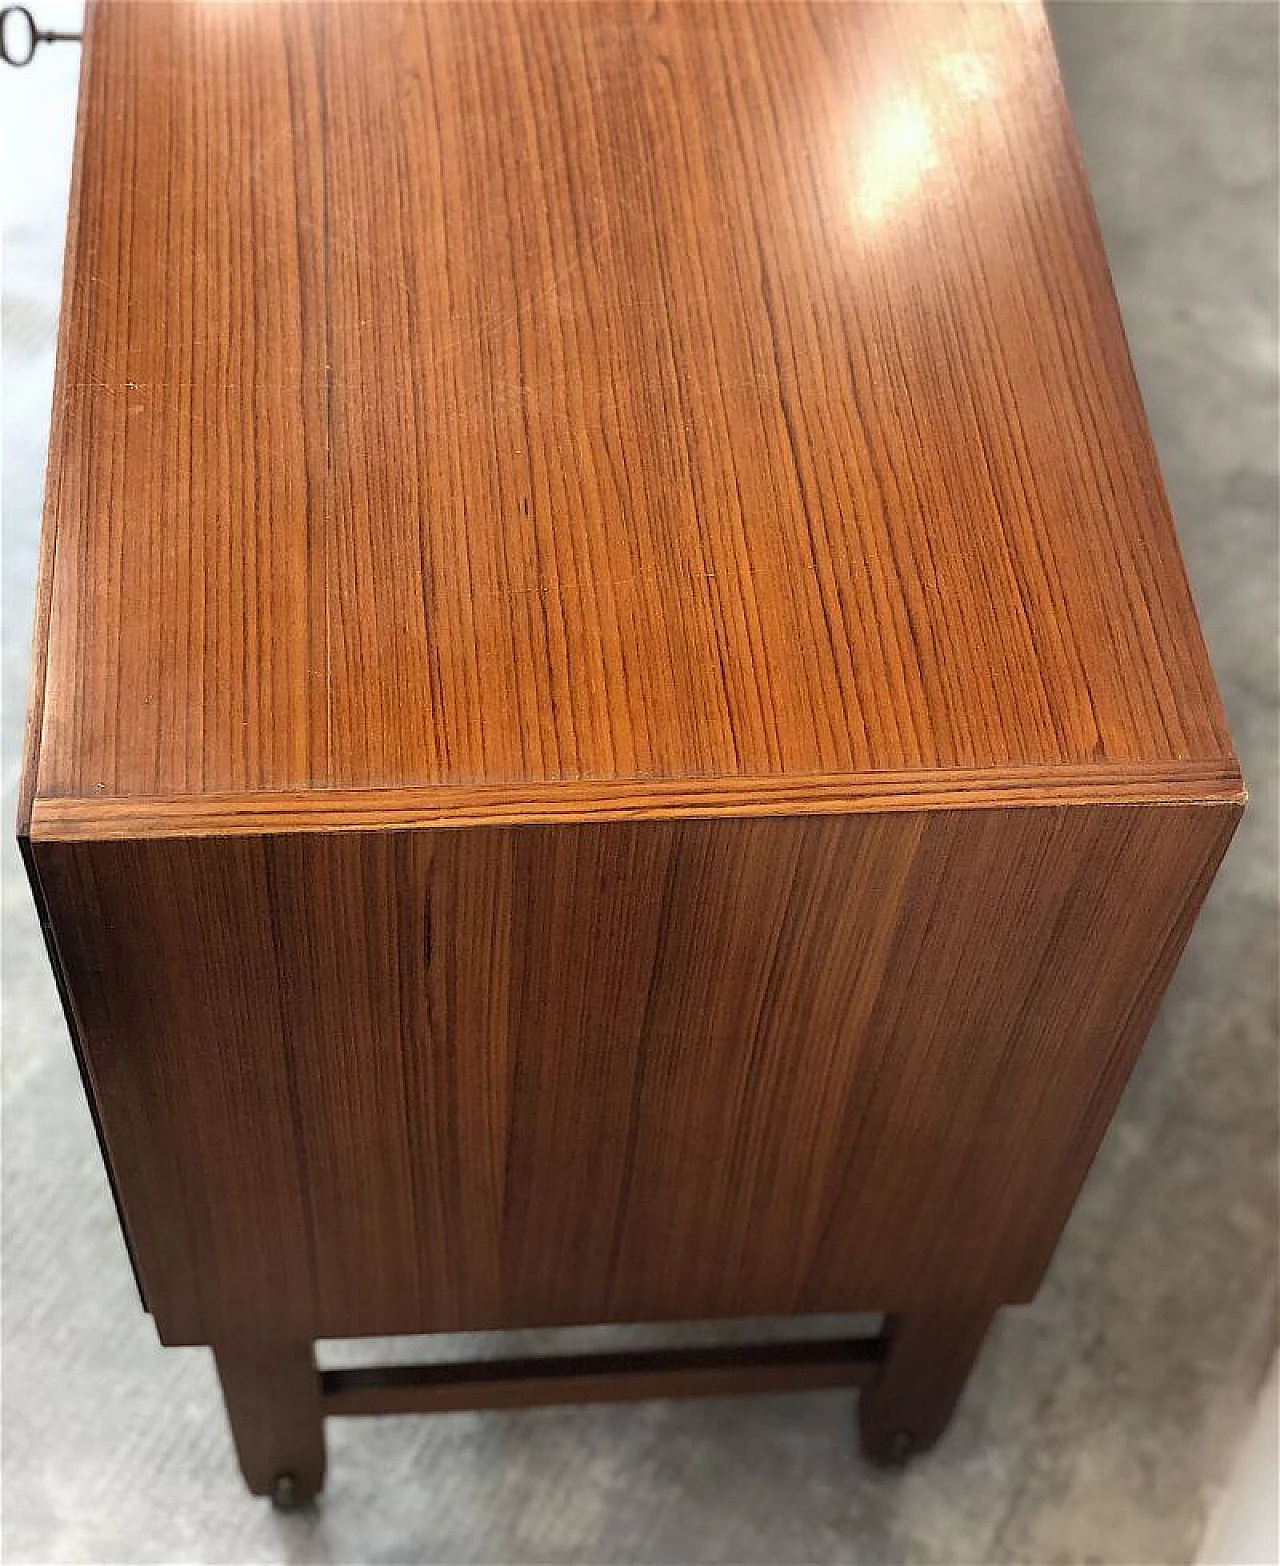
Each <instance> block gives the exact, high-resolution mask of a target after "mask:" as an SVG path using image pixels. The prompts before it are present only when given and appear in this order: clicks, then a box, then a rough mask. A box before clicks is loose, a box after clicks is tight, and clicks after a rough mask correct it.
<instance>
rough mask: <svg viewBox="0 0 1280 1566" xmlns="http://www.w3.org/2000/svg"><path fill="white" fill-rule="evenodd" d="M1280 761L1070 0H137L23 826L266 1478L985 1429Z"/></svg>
mask: <svg viewBox="0 0 1280 1566" xmlns="http://www.w3.org/2000/svg"><path fill="white" fill-rule="evenodd" d="M1243 800H1244V794H1243V790H1242V785H1241V779H1240V775H1239V771H1238V768H1237V764H1236V761H1235V758H1234V755H1233V753H1232V748H1231V743H1230V738H1229V736H1228V733H1227V728H1226V723H1225V720H1224V717H1223V713H1222V708H1221V705H1220V702H1219V699H1218V696H1217V693H1216V691H1215V687H1214V681H1213V676H1212V673H1211V670H1210V668H1209V664H1208V661H1207V658H1206V655H1205V650H1204V647H1203V644H1202V640H1201V636H1200V631H1199V628H1198V626H1197V622H1196V616H1195V611H1194V608H1193V605H1192V601H1191V597H1190V593H1189V590H1188V586H1187V581H1186V576H1185V572H1184V569H1183V565H1182V561H1181V559H1180V557H1179V553H1178V547H1177V542H1176V539H1175V536H1174V531H1173V526H1172V523H1171V520H1170V517H1169V512H1168V507H1167V504H1166V501H1165V497H1164V493H1163V489H1162V485H1161V481H1160V477H1159V473H1158V471H1157V467H1156V462H1155V457H1154V454H1153V451H1152V446H1151V441H1150V437H1149V435H1148V432H1147V427H1146V423H1145V419H1144V416H1143V412H1142V407H1141V403H1140V400H1139V396H1138V391H1137V387H1136V385H1135V381H1134V376H1133V372H1132V369H1131V367H1130V363H1129V357H1128V352H1127V349H1126V345H1125V340H1124V335H1123V331H1122V328H1121V324H1120V319H1119V315H1118V312H1117V307H1116V302H1115V298H1114V296H1113V293H1112V288H1111V284H1110V281H1109V277H1108V272H1107V264H1106V259H1105V256H1104V254H1103V250H1102V246H1101V243H1100V240H1099V235H1098V230H1097V224H1096V221H1095V217H1094V212H1093V207H1092V203H1091V200H1090V196H1089V192H1088V187H1087V183H1086V180H1085V176H1084V172H1083V168H1082V165H1081V160H1080V154H1079V150H1078V148H1077V145H1076V140H1075V136H1074V133H1073V131H1072V127H1071V123H1070V119H1069V116H1068V113H1067V109H1066V106H1065V103H1064V101H1063V96H1062V89H1061V84H1060V81H1059V77H1058V72H1057V67H1056V64H1055V60H1054V55H1053V49H1052V44H1051V41H1050V38H1049V33H1048V29H1047V26H1046V23H1045V20H1044V17H1043V15H1042V14H1041V12H1040V11H1039V9H1037V8H1034V7H1025V8H1024V7H1013V6H990V5H977V6H975V7H973V8H972V9H968V10H966V9H964V8H961V7H958V6H952V7H935V6H930V7H920V6H916V5H911V4H905V5H902V6H893V5H860V4H856V3H818V4H807V3H801V0H794V3H753V0H736V3H730V0H726V3H712V0H687V3H648V0H645V3H641V0H618V3H600V4H597V3H579V4H571V3H556V0H525V3H521V0H513V3H497V0H495V3H490V4H470V3H457V4H454V3H446V0H438V3H437V0H423V3H418V4H389V3H363V4H326V3H321V0H294V3H266V0H247V3H243V4H237V5H210V4H204V3H198V0H197V3H184V0H175V3H170V4H166V5H163V6H158V5H154V4H148V3H145V0H142V3H133V0H98V3H91V4H90V7H89V14H88V17H87V28H86V39H85V57H84V69H83V77H82V87H81V100H80V111H79V128H78V134H77V142H76V153H75V169H74V184H73V192H72V199H71V213H70V228H69V236H68V248H67V265H66V278H65V293H64V302H63V312H62V325H61V336H60V343H59V361H58V377H57V390H56V396H55V414H54V426H53V432H52V438H51V446H50V461H49V482H48V501H47V512H46V517H45V526H44V545H43V565H42V571H41V579H40V589H39V604H38V619H37V634H36V660H35V678H34V694H33V700H32V708H31V723H30V736H29V749H28V757H27V764H26V771H25V786H24V791H23V798H22V805H21V820H20V834H21V837H22V841H23V845H24V850H25V853H26V856H27V863H28V867H29V870H30V874H31V879H32V885H33V888H34V891H35V895H36V898H37V900H38V903H39V906H40V910H41V916H42V919H43V921H44V923H45V927H46V930H47V932H48V937H49V947H50V953H51V956H52V959H53V962H54V965H55V968H56V969H57V972H58V975H59V979H60V983H61V985H62V989H63V994H64V1000H65V1005H66V1011H67V1018H68V1023H69V1026H70V1030H71V1033H72V1037H73V1040H74V1042H75V1047H76V1050H77V1053H78V1056H79V1059H80V1062H81V1065H82V1068H83V1074H84V1079H85V1088H86V1092H87V1094H88V1096H89V1100H90V1103H91V1105H92V1107H93V1110H94V1114H95V1118H96V1122H97V1125H98V1128H99V1132H100V1137H101V1142H102V1149H103V1156H104V1159H105V1161H106V1164H107V1167H108V1170H109V1172H110V1176H111V1179H112V1184H113V1187H114V1190H115V1193H116V1197H117V1200H118V1204H119V1207H120V1212H121V1219H122V1222H123V1225H124V1229H125V1233H126V1235H127V1238H128V1242H129V1247H130V1251H131V1254H132V1257H133V1262H134V1266H135V1270H136V1273H137V1277H138V1283H139V1287H140V1289H141V1292H142V1295H143V1297H144V1300H145V1303H146V1306H147V1308H148V1309H149V1310H150V1312H151V1314H152V1316H153V1317H154V1319H155V1323H156V1327H157V1330H158V1332H159V1335H160V1338H161V1340H162V1341H163V1342H164V1343H169V1344H197V1343H203V1344H209V1345H211V1346H212V1347H213V1349H214V1352H215V1354H216V1357H217V1363H218V1368H219V1372H220V1375H221V1379H222V1384H223V1388H224V1391H225V1394H226V1401H227V1405H228V1410H229V1413H230V1416H231V1422H232V1427H233V1433H234V1435H235V1438H236V1443H237V1447H238V1450H239V1453H240V1458H241V1463H242V1466H243V1468H244V1471H245V1475H246V1477H247V1479H248V1481H249V1484H250V1487H251V1488H252V1489H253V1490H255V1491H260V1492H269V1493H273V1494H275V1496H276V1498H277V1499H278V1500H280V1501H282V1502H285V1501H290V1500H299V1499H305V1498H306V1497H308V1496H310V1495H311V1494H313V1493H314V1492H315V1491H316V1490H317V1489H318V1488H319V1486H320V1484H321V1482H322V1477H323V1469H324V1447H323V1438H322V1429H323V1424H322V1421H323V1417H324V1416H325V1415H326V1414H366V1413H377V1412H382V1411H387V1410H397V1409H398V1410H404V1409H448V1408H456V1407H476V1406H480V1407H506V1406H518V1405H521V1404H524V1403H529V1402H536V1401H547V1400H554V1399H560V1400H565V1401H577V1400H585V1399H590V1398H597V1397H629V1396H640V1395H656V1396H666V1395H679V1394H707V1393H714V1392H721V1391H728V1390H736V1389H754V1390H770V1389H773V1388H779V1387H784V1386H788V1387H795V1386H829V1385H843V1384H848V1385H857V1386H861V1387H862V1388H863V1391H862V1394H861V1425H862V1434H863V1444H864V1447H865V1449H866V1450H867V1452H868V1453H869V1454H870V1455H871V1456H873V1457H878V1458H882V1459H894V1458H901V1457H903V1456H905V1455H906V1454H907V1453H908V1452H910V1451H914V1450H918V1449H921V1448H923V1447H925V1446H927V1445H929V1444H930V1442H932V1441H933V1440H934V1439H935V1438H936V1437H937V1436H938V1435H939V1434H940V1432H941V1431H942V1429H943V1427H944V1426H945V1424H946V1421H947V1418H948V1416H949V1414H950V1411H951V1409H952V1407H953V1405H954V1403H955V1401H956V1399H957V1397H958V1395H959V1393H960V1390H961V1388H962V1386H963V1383H964V1379H965V1376H966V1374H967V1372H968V1369H969V1367H970V1365H971V1363H972V1361H973V1359H974V1356H975V1355H976V1353H977V1351H978V1348H979V1346H980V1344H981V1342H982V1339H983V1335H984V1332H985V1329H986V1327H987V1324H988V1322H989V1321H990V1318H991V1316H992V1314H993V1313H994V1311H995V1310H996V1309H997V1308H999V1307H1000V1306H1001V1305H1004V1304H1009V1303H1016V1302H1019V1301H1025V1300H1028V1299H1030V1298H1031V1297H1032V1296H1033V1295H1034V1293H1035V1291H1036V1288H1037V1286H1038V1283H1039V1281H1040V1279H1041V1277H1042V1275H1043V1272H1044V1269H1045V1267H1046V1265H1047V1263H1048V1261H1049V1259H1050V1256H1051V1254H1052V1251H1053V1248H1054V1245H1055V1243H1056V1241H1057V1238H1058V1235H1059V1233H1060V1231H1061V1229H1062V1226H1063V1223H1064V1222H1065V1220H1066V1218H1067V1215H1068V1213H1069V1211H1070V1208H1071V1205H1072V1203H1073V1201H1074V1198H1075V1196H1076V1193H1077V1191H1078V1189H1079V1186H1080V1184H1081V1181H1082V1180H1083V1178H1084V1176H1085V1173H1086V1171H1087V1169H1088V1167H1089V1164H1090V1161H1091V1159H1092V1157H1093V1155H1094V1152H1095V1151H1096V1149H1097V1146H1098V1143H1099V1141H1100V1139H1101V1137H1102V1134H1103V1132H1104V1130H1105V1128H1106V1125H1107V1122H1108V1120H1109V1118H1110V1115H1111V1113H1112V1110H1113V1108H1114V1106H1115V1104H1116V1101H1117V1098H1118V1096H1119V1094H1120V1092H1121V1090H1122V1088H1123V1086H1124V1083H1125V1080H1126V1078H1127V1076H1128V1073H1129V1070H1130V1068H1131V1066H1132V1065H1133V1062H1134V1059H1135V1057H1136V1055H1137V1052H1138V1050H1139V1048H1140V1046H1141V1044H1142V1040H1143V1037H1144V1035H1145V1033H1146V1030H1147V1028H1148V1026H1149V1024H1150V1021H1151V1018H1152V1016H1153V1014H1154V1011H1155V1008H1156V1006H1157V1005H1158V1003H1159V1000H1160V997H1161V994H1162V992H1163V990H1164V987H1165V984H1166V982H1167V980H1168V978H1169V975H1170V973H1171V971H1172V969H1173V966H1174V964H1175V963H1176V961H1177V958H1178V955H1179V952H1180V950H1181V947H1182V944H1183V942H1184V940H1185V938H1186V936H1187V934H1188V931H1189V929H1190V926H1191V923H1192V920H1193V919H1194V917H1195V914H1196V911H1197V909H1198V907H1199V905H1200V902H1201V900H1202V898H1203V896H1204V893H1205V891H1206V889H1207V887H1208V885H1209V882H1210V880H1211V878H1212V876H1213V874H1214V871H1215V868H1216V866H1217V863H1218V861H1219V859H1220V857H1221V855H1222V853H1223V852H1224V850H1225V848H1226V846H1227V843H1228V840H1229V839H1230V836H1231V833H1232V830H1233V828H1234V826H1235V824H1236V821H1237V819H1238V817H1239V813H1240V810H1241V808H1242V805H1243ZM1171 1221H1174V1220H1171ZM859 1309H866V1310H871V1311H877V1312H884V1313H886V1317H887V1321H886V1326H885V1330H884V1331H883V1333H882V1334H881V1335H880V1336H879V1337H878V1338H876V1339H874V1340H872V1341H865V1342H864V1341H853V1342H844V1341H841V1342H817V1343H814V1342H807V1343H803V1344H798V1345H793V1346H787V1345H782V1346H780V1345H778V1344H768V1345H761V1346H759V1347H751V1346H747V1347H742V1346H738V1347H734V1348H718V1349H707V1348H703V1349H696V1350H693V1349H690V1350H683V1351H680V1350H668V1351H665V1352H664V1351H657V1350H654V1351H652V1352H645V1353H634V1354H624V1355H611V1356H596V1357H581V1356H578V1357H573V1358H563V1359H556V1360H550V1361H543V1362H538V1361H534V1362H525V1361H522V1362H514V1363H513V1362H505V1361H504V1362H497V1363H487V1364H481V1365H463V1366H451V1367H445V1368H443V1369H442V1368H439V1367H436V1368H433V1369H427V1368H424V1367H414V1366H398V1367H387V1368H386V1369H385V1370H383V1371H366V1372H352V1371H347V1372H339V1371H326V1372H323V1373H320V1372H318V1371H317V1369H316V1363H315V1358H314V1349H313V1346H314V1343H315V1341H316V1340H317V1339H324V1338H332V1337H350V1336H357V1335H361V1334H402V1333H419V1332H441V1331H457V1330H462V1329H498V1328H510V1327H518V1326H549V1325H557V1324H570V1323H585V1322H621V1321H633V1322H637V1321H638V1322H659V1321H671V1320H686V1319H692V1318H704V1317H735V1316H760V1315H791V1314H798V1313H806V1312H843V1311H852V1310H859Z"/></svg>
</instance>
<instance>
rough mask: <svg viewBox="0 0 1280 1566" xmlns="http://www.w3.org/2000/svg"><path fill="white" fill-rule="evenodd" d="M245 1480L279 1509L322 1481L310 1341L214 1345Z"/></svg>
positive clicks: (297, 1502) (301, 1501) (320, 1425)
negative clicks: (269, 1498)
mask: <svg viewBox="0 0 1280 1566" xmlns="http://www.w3.org/2000/svg"><path fill="white" fill-rule="evenodd" d="M213 1357H214V1360H215V1361H216V1363H217V1366H218V1379H219V1380H220V1381H221V1382H222V1397H223V1401H224V1402H225V1403H226V1405H227V1418H228V1419H229V1420H230V1422H231V1435H232V1439H233V1440H234V1441H235V1444H236V1455H237V1456H238V1457H239V1459H240V1468H241V1471H242V1472H243V1474H244V1477H245V1482H246V1483H247V1484H248V1486H249V1489H250V1490H251V1491H252V1492H253V1493H254V1495H269V1496H270V1497H271V1498H272V1500H273V1501H274V1502H275V1503H276V1505H277V1506H280V1507H293V1506H302V1505H305V1504H306V1503H307V1502H308V1501H310V1500H313V1499H314V1498H315V1496H316V1495H318V1494H319V1492H320V1489H321V1487H322V1486H323V1484H324V1418H323V1415H322V1413H321V1407H320V1376H319V1373H318V1372H317V1370H316V1361H315V1353H314V1351H313V1349H312V1345H311V1344H310V1342H303V1343H288V1344H281V1343H262V1344H244V1343H236V1344H227V1343H220V1344H215V1345H214V1350H213Z"/></svg>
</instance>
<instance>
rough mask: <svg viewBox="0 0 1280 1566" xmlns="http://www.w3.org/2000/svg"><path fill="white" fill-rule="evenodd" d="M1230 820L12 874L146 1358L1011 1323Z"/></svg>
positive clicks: (505, 841) (237, 853) (89, 864)
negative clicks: (111, 1219)
mask: <svg viewBox="0 0 1280 1566" xmlns="http://www.w3.org/2000/svg"><path fill="white" fill-rule="evenodd" d="M1236 815H1237V812H1236V811H1235V810H1234V809H1231V808H1229V807H1217V806H1210V807H1200V806H1156V807H1151V806H1142V807H1098V808H1092V807H1064V808H1052V809H1051V808H1033V809H1004V810H990V811H982V810H974V811H958V812H936V813H900V814H892V815H882V816H876V815H861V816H841V817H808V818H804V819H770V820H753V821H748V820H741V819H734V820H720V821H664V822H623V823H610V824H601V825H594V826H545V827H523V828H503V829H493V830H490V829H468V830H462V831H458V830H452V831H421V830H419V831H406V832H397V833H374V832H365V833H359V832H357V833H334V834H309V833H303V834H292V835H286V836H281V837H277V838H270V839H247V838H242V839H237V840H235V841H234V842H228V841H225V840H224V841H217V840H212V839H205V840H198V841H185V842H178V841H152V842H149V843H145V844H97V845H86V844H80V845H74V846H72V845H58V846H55V845H52V844H45V845H43V847H42V853H43V854H44V855H45V856H47V857H48V860H49V865H50V878H51V880H52V882H53V884H54V887H55V890H56V893H57V896H56V907H57V914H56V917H57V919H58V920H59V922H60V923H59V939H60V942H61V945H62V948H63V950H64V952H65V953H66V963H67V971H68V979H69V983H70V985H71V987H72V990H73V993H74V995H75V999H76V1004H77V1007H78V1009H79V1012H80V1015H81V1016H82V1018H83V1024H84V1031H85V1047H86V1054H87V1057H88V1061H89V1069H90V1076H91V1079H92V1083H93V1088H94V1091H95V1093H96V1095H97V1096H98V1101H99V1110H100V1113H101V1117H102V1121H103V1125H104V1131H105V1136H106V1140H107V1145H108V1148H109V1150H110V1153H111V1157H112V1160H113V1163H114V1164H115V1167H116V1172H117V1176H118V1178H119V1181H120V1185H121V1190H122V1198H123V1202H124V1207H125V1212H126V1216H127V1220H128V1223H129V1226H130V1229H131V1233H132V1235H133V1238H134V1242H135V1246H136V1249H137V1253H138V1257H139V1266H140V1269H141V1270H142V1273H143V1277H144V1281H145V1283H146V1286H147V1290H148V1295H149V1298H150V1299H151V1302H152V1307H153V1310H154V1311H155V1313H156V1316H157V1319H158V1321H159V1322H160V1324H161V1328H162V1332H165V1331H166V1330H167V1333H168V1336H169V1337H170V1338H176V1337H179V1336H183V1335H185V1334H186V1333H187V1331H188V1328H187V1323H188V1321H189V1319H190V1315H189V1307H188V1306H187V1304H186V1303H185V1300H184V1296H183V1289H184V1288H185V1287H186V1286H187V1285H186V1283H185V1281H184V1280H185V1279H187V1278H188V1277H189V1276H190V1277H195V1278H197V1279H198V1287H199V1310H200V1316H201V1320H202V1322H203V1328H204V1330H205V1331H206V1333H208V1334H210V1335H213V1334H223V1335H225V1334H226V1333H227V1332H229V1331H231V1330H233V1329H237V1328H240V1327H245V1326H250V1327H251V1326H252V1325H253V1324H254V1323H255V1322H261V1321H269V1322H270V1324H271V1325H272V1327H273V1329H274V1330H276V1331H279V1330H281V1329H282V1328H284V1327H288V1328H290V1329H291V1330H295V1331H297V1332H299V1333H306V1334H310V1335H314V1336H320V1337H325V1336H345V1335H354V1334H359V1333H392V1332H401V1331H435V1330H450V1329H460V1328H471V1329H483V1328H489V1327H501V1326H518V1325H531V1326H532V1325H550V1324H555V1323H565V1322H574V1321H607V1320H628V1319H630V1320H644V1319H663V1318H673V1317H697V1316H724V1315H748V1314H770V1313H786V1312H790V1311H811V1310H828V1309H851V1308H857V1307H867V1308H877V1309H880V1308H903V1307H908V1306H910V1305H913V1304H920V1303H924V1302H930V1301H932V1302H934V1303H936V1302H937V1301H938V1300H939V1299H950V1300H953V1301H958V1300H963V1299H973V1300H978V1301H991V1302H995V1301H999V1300H1004V1299H1017V1298H1021V1297H1024V1296H1025V1295H1027V1294H1028V1293H1029V1292H1031V1291H1032V1290H1033V1289H1034V1287H1035V1285H1036V1283H1037V1281H1038V1279H1039V1276H1040V1274H1041V1272H1042V1270H1043V1267H1044V1265H1045V1263H1046V1261H1047V1259H1048V1257H1049V1255H1050V1254H1051V1252H1052V1248H1053V1245H1054V1244H1055V1242H1056V1239H1057V1236H1058V1233H1059V1231H1060V1229H1061V1226H1062V1223H1063V1221H1064V1220H1065V1217H1066V1214H1067V1212H1068V1211H1069V1209H1070V1205H1071V1202H1072V1200H1073V1199H1074V1196H1075V1194H1076V1191H1077V1189H1078V1187H1079V1184H1080V1181H1081V1180H1082V1179H1083V1176H1084V1173H1085V1171H1086V1170H1087V1167H1088V1164H1089V1161H1090V1159H1091V1158H1092V1156H1093V1153H1094V1152H1095V1150H1096V1147H1097V1144H1098V1141H1099V1140H1100V1138H1101V1135H1102V1133H1103V1131H1104V1129H1105V1126H1106V1123H1107V1120H1108V1119H1109V1117H1110V1114H1111V1112H1112V1109H1113V1108H1114V1104H1115V1101H1116V1098H1117V1097H1118V1094H1119V1092H1120V1090H1121V1088H1122V1086H1123V1083H1124V1081H1125V1080H1126V1078H1127V1075H1128V1072H1129V1069H1130V1067H1131V1066H1132V1063H1133V1060H1134V1058H1135V1056H1136V1053H1137V1050H1138V1048H1139V1046H1140V1044H1141V1040H1142V1037H1143V1035H1144V1033H1145V1031H1146V1028H1147V1026H1148V1024H1149V1022H1150V1018H1151V1015H1152V1013H1153V1011H1154V1008H1155V1005H1156V1004H1157V1002H1158V999H1159V996H1160V994H1161V992H1162V991H1163V988H1164V985H1165V983H1166V981H1167V978H1168V976H1169V973H1170V972H1171V970H1172V966H1173V964H1174V962H1175V961H1176V958H1177V954H1178V952H1179V950H1180V949H1181V944H1182V942H1183V940H1184V939H1185V936H1186V933H1187V931H1188V930H1189V928H1190V923H1191V920H1192V918H1193V917H1194V913H1195V910H1196V908H1197V907H1198V905H1199V902H1200V900H1201V898H1202V896H1203V893H1204V890H1205V888H1206V887H1207V885H1208V882H1209V880H1210V879H1211V876H1212V873H1213V869H1214V868H1215V866H1216V864H1217V861H1218V859H1219V857H1220V856H1221V853H1222V851H1223V849H1224V848H1225V845H1226V842H1227V840H1228V838H1229V836H1230V832H1231V830H1232V827H1233V826H1234V822H1235V819H1236Z"/></svg>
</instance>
